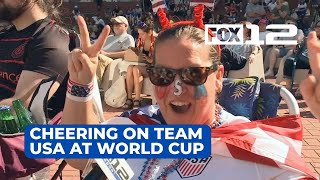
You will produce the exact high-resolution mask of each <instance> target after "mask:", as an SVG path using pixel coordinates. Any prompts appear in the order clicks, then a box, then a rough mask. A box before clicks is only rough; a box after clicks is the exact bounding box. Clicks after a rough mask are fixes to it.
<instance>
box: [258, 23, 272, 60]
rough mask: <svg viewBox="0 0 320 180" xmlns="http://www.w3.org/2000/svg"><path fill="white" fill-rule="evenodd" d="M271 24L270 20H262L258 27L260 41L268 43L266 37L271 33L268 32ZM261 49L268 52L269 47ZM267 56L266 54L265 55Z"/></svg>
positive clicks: (262, 46) (263, 46) (264, 46)
mask: <svg viewBox="0 0 320 180" xmlns="http://www.w3.org/2000/svg"><path fill="white" fill-rule="evenodd" d="M268 24H269V21H268V19H266V18H264V19H260V20H259V22H258V26H259V40H260V41H263V42H266V37H267V34H269V33H270V32H271V31H268V30H267V26H268ZM261 48H262V49H263V51H264V50H266V49H267V48H268V46H266V45H261ZM264 54H265V53H264Z"/></svg>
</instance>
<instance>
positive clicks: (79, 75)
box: [68, 16, 110, 85]
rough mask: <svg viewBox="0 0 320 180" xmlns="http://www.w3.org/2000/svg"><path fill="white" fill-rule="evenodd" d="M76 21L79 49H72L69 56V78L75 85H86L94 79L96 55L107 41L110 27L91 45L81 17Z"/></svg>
mask: <svg viewBox="0 0 320 180" xmlns="http://www.w3.org/2000/svg"><path fill="white" fill-rule="evenodd" d="M77 20H78V26H79V30H80V42H81V49H74V50H73V51H72V52H71V53H70V54H69V60H68V70H69V74H70V77H69V78H70V80H72V81H74V82H76V83H79V84H83V85H86V84H90V83H91V82H92V81H93V79H94V77H95V74H96V70H97V65H98V55H99V53H100V51H101V49H102V47H103V46H104V44H105V42H106V40H107V37H108V35H109V33H110V27H109V26H105V27H104V29H103V30H102V32H101V34H100V36H99V38H98V39H97V41H96V42H95V43H93V44H91V43H90V38H89V32H88V28H87V24H86V22H85V20H84V19H83V17H82V16H78V19H77Z"/></svg>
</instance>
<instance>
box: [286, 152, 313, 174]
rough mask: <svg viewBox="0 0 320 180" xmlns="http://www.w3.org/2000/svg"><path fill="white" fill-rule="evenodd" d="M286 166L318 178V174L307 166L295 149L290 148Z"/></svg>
mask: <svg viewBox="0 0 320 180" xmlns="http://www.w3.org/2000/svg"><path fill="white" fill-rule="evenodd" d="M285 164H286V165H288V166H290V167H294V168H295V169H298V170H300V171H302V172H304V173H306V174H308V175H309V176H313V177H316V174H315V173H313V171H311V170H310V169H309V168H308V167H307V166H306V163H305V161H304V160H303V159H302V158H301V156H299V154H297V153H296V151H295V149H294V148H292V147H290V148H289V152H288V155H287V158H286V162H285Z"/></svg>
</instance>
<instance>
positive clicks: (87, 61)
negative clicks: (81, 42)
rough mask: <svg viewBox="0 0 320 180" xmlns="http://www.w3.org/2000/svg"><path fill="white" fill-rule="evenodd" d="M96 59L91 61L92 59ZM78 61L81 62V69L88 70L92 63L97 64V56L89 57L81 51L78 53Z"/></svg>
mask: <svg viewBox="0 0 320 180" xmlns="http://www.w3.org/2000/svg"><path fill="white" fill-rule="evenodd" d="M93 59H94V60H96V61H92V60H93ZM79 61H80V62H81V65H82V69H83V70H89V71H90V68H91V67H92V65H94V64H97V62H98V61H97V58H89V57H88V56H87V55H86V54H84V53H82V54H79Z"/></svg>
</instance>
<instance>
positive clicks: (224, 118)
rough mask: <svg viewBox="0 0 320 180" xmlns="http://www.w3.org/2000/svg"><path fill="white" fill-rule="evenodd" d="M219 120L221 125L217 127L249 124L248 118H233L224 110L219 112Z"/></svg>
mask: <svg viewBox="0 0 320 180" xmlns="http://www.w3.org/2000/svg"><path fill="white" fill-rule="evenodd" d="M220 119H221V123H222V124H221V125H220V126H219V127H224V126H230V125H234V124H240V123H246V122H250V120H249V119H248V118H246V117H242V116H234V115H233V114H231V113H229V112H227V111H226V110H221V113H220Z"/></svg>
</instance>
